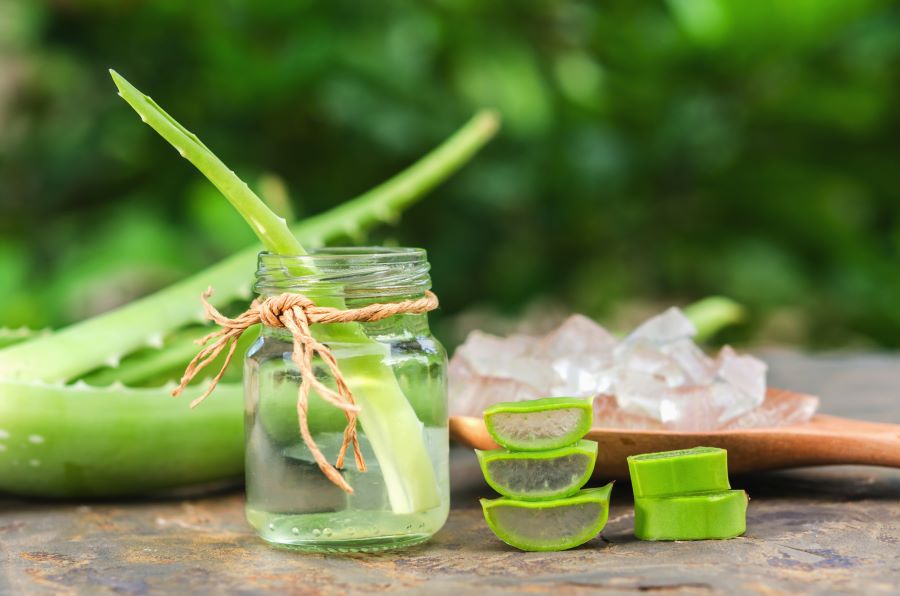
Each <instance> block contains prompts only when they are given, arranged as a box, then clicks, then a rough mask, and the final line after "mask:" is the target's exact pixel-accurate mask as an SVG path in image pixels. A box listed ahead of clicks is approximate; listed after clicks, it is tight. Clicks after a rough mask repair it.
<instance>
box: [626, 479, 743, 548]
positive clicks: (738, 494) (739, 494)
mask: <svg viewBox="0 0 900 596" xmlns="http://www.w3.org/2000/svg"><path fill="white" fill-rule="evenodd" d="M746 527H747V493H745V492H744V491H742V490H726V491H721V492H714V493H698V494H692V495H679V496H677V497H640V498H636V499H635V500H634V535H635V536H636V537H637V538H638V539H640V540H710V539H725V538H734V537H736V536H740V535H741V534H743V533H744V531H745V530H746Z"/></svg>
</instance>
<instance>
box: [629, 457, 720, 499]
mask: <svg viewBox="0 0 900 596" xmlns="http://www.w3.org/2000/svg"><path fill="white" fill-rule="evenodd" d="M628 472H629V474H630V475H631V487H632V490H633V491H634V496H635V498H638V497H665V496H674V495H680V494H684V493H700V492H711V491H724V490H728V489H730V488H731V484H730V483H729V482H728V453H727V452H726V451H725V450H724V449H719V448H717V447H694V448H693V449H679V450H677V451H662V452H659V453H644V454H641V455H632V456H630V457H629V458H628Z"/></svg>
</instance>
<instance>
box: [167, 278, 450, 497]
mask: <svg viewBox="0 0 900 596" xmlns="http://www.w3.org/2000/svg"><path fill="white" fill-rule="evenodd" d="M210 296H212V288H209V289H207V290H206V291H205V292H203V294H202V295H201V296H200V301H201V302H202V303H203V309H204V310H205V311H206V317H207V318H208V319H210V320H211V321H214V322H215V323H216V324H217V325H219V326H220V327H221V329H219V330H217V331H213V332H212V333H210V334H208V335H206V336H204V337H201V338H200V339H198V340H197V341H196V343H197V344H198V345H201V346H206V347H204V348H203V349H202V350H200V352H199V353H198V354H197V355H196V356H194V359H193V360H191V362H190V363H189V364H188V365H187V368H186V369H185V371H184V376H182V377H181V383H180V384H179V385H178V387H176V388H175V389H173V390H172V395H173V396H178V395H180V394H181V392H182V391H183V390H184V389H185V387H187V385H188V383H190V382H191V380H192V379H193V378H194V377H195V376H196V375H197V374H198V373H199V372H200V371H201V370H203V369H204V368H206V366H208V365H209V364H210V363H211V362H212V361H214V360H215V359H216V358H217V357H218V356H219V354H221V353H222V352H223V351H224V350H225V349H226V348H227V349H228V352H227V354H226V356H225V362H224V364H222V369H221V370H220V371H219V372H218V374H216V376H215V377H213V379H212V382H211V383H210V384H209V387H207V389H206V391H204V392H203V395H201V396H200V397H198V398H197V399H195V400H194V401H192V402H191V407H192V408H194V407H196V406H197V405H199V404H200V402H202V401H203V400H204V399H206V398H207V397H208V396H209V394H210V393H212V392H213V389H215V388H216V385H217V384H218V382H219V380H220V379H221V378H222V375H224V374H225V369H226V368H228V364H229V363H230V362H231V358H232V357H233V356H234V352H235V349H236V348H237V341H238V338H240V336H241V334H242V333H243V332H244V331H246V330H247V329H248V328H249V327H252V326H253V325H256V324H257V323H262V324H263V325H267V326H269V327H283V328H285V329H287V330H288V331H290V333H291V336H292V337H293V344H294V347H293V352H292V354H291V359H292V360H293V361H294V363H295V364H296V365H297V368H298V370H299V371H300V389H299V390H298V392H297V417H298V419H299V421H300V436H301V437H302V438H303V442H304V443H306V446H307V447H308V448H309V450H310V452H311V453H312V455H313V458H315V460H316V463H317V464H318V465H319V469H320V470H322V473H323V474H325V476H326V477H327V478H328V479H329V480H331V482H333V483H334V484H336V485H337V486H339V487H341V488H342V489H343V490H345V491H347V492H348V493H352V492H353V489H352V488H351V487H350V485H349V484H347V481H346V480H344V478H343V476H341V473H340V472H339V471H338V470H339V468H342V467H344V456H345V455H346V453H347V448H348V447H350V446H351V445H352V446H353V455H354V457H355V459H356V468H357V469H358V470H359V471H361V472H365V471H366V462H365V460H364V459H363V455H362V452H361V451H360V448H359V439H358V438H357V436H356V418H357V413H358V412H359V409H360V408H359V406H358V405H356V402H355V401H354V399H353V392H352V391H350V387H349V386H348V385H347V381H346V379H345V378H344V375H343V374H341V370H340V368H339V367H338V363H337V360H336V359H335V357H334V354H332V353H331V350H330V349H329V348H328V346H326V345H325V344H323V343H321V342H320V341H318V340H316V338H315V337H313V335H312V333H311V332H310V329H309V327H310V325H314V324H317V323H351V322H358V321H379V320H381V319H386V318H387V317H391V316H393V315H396V314H401V313H424V312H428V311H430V310H434V309H435V308H437V307H438V299H437V296H435V295H434V293H432V292H430V291H426V292H425V295H424V296H423V297H422V298H418V299H415V300H402V301H400V302H387V303H375V304H369V305H366V306H363V307H361V308H349V309H346V310H341V309H339V308H332V307H327V306H317V305H316V304H315V303H314V302H313V301H312V300H310V299H309V298H307V297H306V296H304V295H303V294H288V293H285V294H279V295H278V296H273V297H271V298H266V299H265V300H262V301H260V300H259V299H257V300H254V301H253V303H252V304H251V305H250V308H248V309H247V310H246V311H244V312H243V313H241V314H240V315H238V316H237V317H236V318H234V319H229V318H228V317H226V316H224V315H223V314H222V313H220V312H219V311H218V310H216V308H215V307H214V306H212V305H211V304H210V303H209V301H208V298H209V297H210ZM213 340H214V341H213ZM210 341H212V343H209V342H210ZM207 344H209V345H207ZM316 354H318V356H319V358H320V359H321V360H322V361H323V362H324V363H325V365H326V366H327V367H328V370H329V371H330V372H331V375H332V377H334V381H335V385H336V387H337V391H335V390H333V389H331V388H329V387H327V386H326V385H325V384H324V383H322V382H321V381H319V380H318V379H317V378H316V375H315V372H314V371H313V366H312V359H313V356H315V355H316ZM312 389H315V390H316V393H317V394H318V395H319V396H320V397H321V398H322V399H324V400H325V401H327V402H328V403H330V404H331V405H333V406H334V407H336V408H339V409H340V410H342V411H343V412H344V415H345V416H346V418H347V426H346V428H345V429H344V440H343V443H342V444H341V449H340V451H339V452H338V456H337V461H336V462H335V464H334V465H331V463H329V461H328V460H327V459H326V458H325V455H324V454H323V453H322V451H321V450H320V449H319V447H318V445H316V442H315V440H314V439H313V437H312V433H310V430H309V422H308V419H307V411H308V407H309V392H310V391H311V390H312Z"/></svg>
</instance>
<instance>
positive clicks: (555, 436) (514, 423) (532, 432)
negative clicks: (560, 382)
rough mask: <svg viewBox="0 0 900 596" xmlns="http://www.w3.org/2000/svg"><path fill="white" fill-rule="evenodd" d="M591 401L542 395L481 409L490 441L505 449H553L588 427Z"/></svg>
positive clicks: (586, 431) (588, 399)
mask: <svg viewBox="0 0 900 596" xmlns="http://www.w3.org/2000/svg"><path fill="white" fill-rule="evenodd" d="M593 401H594V398H593V397H544V398H541V399H532V400H526V401H519V402H502V403H498V404H494V405H492V406H490V407H489V408H486V409H485V410H484V423H485V426H487V430H488V432H489V433H490V435H491V437H492V438H493V439H494V441H496V442H497V444H499V445H501V446H502V447H506V448H507V449H512V450H515V451H540V450H544V449H557V448H559V447H563V446H564V445H571V444H572V443H574V442H576V441H578V440H579V439H581V438H582V437H584V436H585V435H586V434H587V433H588V431H590V430H591V424H592V423H593V416H594V414H593Z"/></svg>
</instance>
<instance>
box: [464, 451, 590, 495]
mask: <svg viewBox="0 0 900 596" xmlns="http://www.w3.org/2000/svg"><path fill="white" fill-rule="evenodd" d="M475 454H476V455H477V456H478V463H479V465H480V466H481V472H482V473H483V474H484V479H485V480H486V481H487V483H488V484H489V485H490V486H491V488H493V489H494V490H495V491H497V492H498V493H500V494H501V495H503V496H504V497H510V498H513V499H523V500H526V501H543V500H547V499H558V498H562V497H568V496H570V495H572V494H574V493H576V492H578V490H579V489H580V488H581V487H582V486H584V485H585V484H587V481H588V480H590V478H591V472H593V471H594V464H595V462H596V461H597V443H596V442H595V441H586V440H581V441H578V442H577V443H575V444H573V445H568V446H566V447H560V448H559V449H550V450H547V451H509V450H508V449H494V450H491V451H481V450H479V449H476V450H475Z"/></svg>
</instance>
